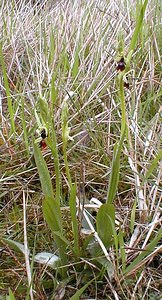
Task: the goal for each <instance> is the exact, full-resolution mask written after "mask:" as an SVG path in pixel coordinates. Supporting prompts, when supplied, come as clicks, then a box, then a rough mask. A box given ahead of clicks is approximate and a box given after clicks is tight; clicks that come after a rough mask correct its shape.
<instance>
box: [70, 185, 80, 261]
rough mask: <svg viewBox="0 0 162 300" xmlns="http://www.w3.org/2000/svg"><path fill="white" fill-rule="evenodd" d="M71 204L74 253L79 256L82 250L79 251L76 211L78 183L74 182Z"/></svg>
mask: <svg viewBox="0 0 162 300" xmlns="http://www.w3.org/2000/svg"><path fill="white" fill-rule="evenodd" d="M69 205H70V213H71V218H72V230H73V236H74V253H75V255H76V256H77V257H78V256H79V253H80V251H79V233H78V220H77V215H76V213H77V209H76V184H73V185H72V186H71V191H70V199H69Z"/></svg>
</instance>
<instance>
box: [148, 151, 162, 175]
mask: <svg viewBox="0 0 162 300" xmlns="http://www.w3.org/2000/svg"><path fill="white" fill-rule="evenodd" d="M161 158H162V150H160V151H159V153H158V154H157V155H156V157H155V158H154V160H153V162H152V164H151V166H150V167H149V169H148V171H147V173H146V176H145V180H147V179H148V178H149V177H150V175H151V174H152V172H153V170H154V169H155V168H156V166H157V164H158V162H159V161H160V160H161Z"/></svg>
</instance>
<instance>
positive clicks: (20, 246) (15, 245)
mask: <svg viewBox="0 0 162 300" xmlns="http://www.w3.org/2000/svg"><path fill="white" fill-rule="evenodd" d="M3 241H5V243H6V244H8V245H9V246H10V247H11V248H12V249H13V250H15V251H18V252H21V253H23V254H25V247H24V244H21V243H19V242H16V241H13V240H10V239H3ZM29 253H30V250H28V254H29Z"/></svg>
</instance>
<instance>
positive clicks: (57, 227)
mask: <svg viewBox="0 0 162 300" xmlns="http://www.w3.org/2000/svg"><path fill="white" fill-rule="evenodd" d="M43 215H44V217H45V219H46V222H47V224H48V226H49V228H50V229H51V231H52V232H53V231H61V228H62V226H61V219H60V207H59V204H58V202H57V201H55V200H54V198H50V197H45V199H44V200H43Z"/></svg>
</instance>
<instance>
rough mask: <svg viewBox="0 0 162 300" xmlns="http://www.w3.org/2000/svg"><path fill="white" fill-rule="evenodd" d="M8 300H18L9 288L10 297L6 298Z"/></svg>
mask: <svg viewBox="0 0 162 300" xmlns="http://www.w3.org/2000/svg"><path fill="white" fill-rule="evenodd" d="M6 300H16V299H15V296H14V294H13V292H12V290H11V289H10V288H9V296H6Z"/></svg>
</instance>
